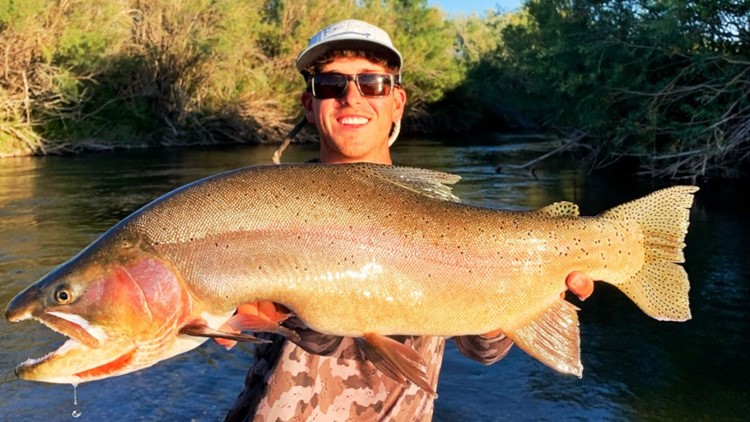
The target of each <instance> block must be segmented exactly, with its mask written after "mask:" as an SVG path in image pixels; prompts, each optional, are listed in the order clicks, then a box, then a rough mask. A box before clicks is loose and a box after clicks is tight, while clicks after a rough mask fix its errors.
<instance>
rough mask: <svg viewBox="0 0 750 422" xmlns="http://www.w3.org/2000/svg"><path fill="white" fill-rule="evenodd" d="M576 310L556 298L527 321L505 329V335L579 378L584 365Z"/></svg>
mask: <svg viewBox="0 0 750 422" xmlns="http://www.w3.org/2000/svg"><path fill="white" fill-rule="evenodd" d="M577 312H578V308H576V307H575V306H573V305H572V304H570V303H569V302H566V301H565V300H562V299H557V300H555V301H554V302H553V303H552V306H550V307H548V308H546V309H545V310H543V311H542V312H540V313H538V314H537V315H534V316H532V317H531V318H530V319H529V320H528V321H526V322H524V323H522V324H519V325H518V326H516V327H513V328H511V329H507V328H506V329H505V335H507V336H508V337H509V338H511V339H512V340H513V342H514V343H516V345H518V347H520V348H521V349H522V350H523V351H525V352H526V353H528V354H530V355H531V356H533V357H534V358H536V359H538V360H539V361H540V362H542V363H544V364H545V365H547V366H549V367H551V368H553V369H555V370H557V371H559V372H562V373H565V374H574V375H577V376H578V377H579V378H580V377H581V376H582V374H583V365H581V336H580V332H579V330H578V313H577Z"/></svg>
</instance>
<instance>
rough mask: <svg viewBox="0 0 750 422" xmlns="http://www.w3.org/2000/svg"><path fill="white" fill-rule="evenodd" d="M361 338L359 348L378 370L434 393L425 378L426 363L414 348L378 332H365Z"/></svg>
mask: <svg viewBox="0 0 750 422" xmlns="http://www.w3.org/2000/svg"><path fill="white" fill-rule="evenodd" d="M361 340H362V341H360V342H359V346H360V348H361V349H362V351H363V352H364V353H365V356H367V359H368V360H369V361H370V362H371V363H372V364H373V365H375V367H376V368H378V370H380V372H382V373H384V374H385V375H387V376H388V377H390V378H392V379H394V380H396V381H398V382H400V383H402V384H405V383H406V381H411V382H413V383H414V384H416V385H417V386H419V387H420V388H422V389H423V390H425V391H427V392H428V393H430V394H432V395H434V394H435V390H433V389H432V386H430V382H429V381H428V380H427V373H426V372H425V366H426V365H425V363H424V361H423V360H422V357H421V356H419V353H417V352H416V351H415V350H414V349H412V348H411V347H409V346H407V345H405V344H403V343H399V342H398V341H396V340H394V339H392V338H390V337H386V336H381V335H379V334H373V333H365V334H364V335H363V336H362V339H361Z"/></svg>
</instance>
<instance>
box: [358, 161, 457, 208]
mask: <svg viewBox="0 0 750 422" xmlns="http://www.w3.org/2000/svg"><path fill="white" fill-rule="evenodd" d="M359 166H360V167H361V168H362V169H363V170H367V171H372V173H373V174H375V175H376V176H377V177H379V178H381V179H383V180H385V181H387V182H389V183H392V184H395V185H398V186H401V187H403V188H405V189H408V190H410V191H413V192H417V193H419V194H422V195H425V196H428V197H430V198H434V199H440V200H443V201H451V202H459V201H460V200H459V199H458V197H457V196H456V195H454V194H453V192H452V188H451V186H450V185H453V184H455V183H456V182H458V181H459V180H461V176H459V175H456V174H451V173H445V172H442V171H436V170H427V169H421V168H416V167H398V166H387V165H380V164H360V165H359Z"/></svg>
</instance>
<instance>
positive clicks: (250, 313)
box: [224, 301, 300, 341]
mask: <svg viewBox="0 0 750 422" xmlns="http://www.w3.org/2000/svg"><path fill="white" fill-rule="evenodd" d="M280 306H281V305H276V304H275V303H273V302H265V301H264V302H249V303H243V304H242V305H240V306H239V307H237V312H236V313H235V314H234V315H233V316H232V317H231V318H229V320H228V321H227V322H226V323H224V325H225V326H229V327H231V329H232V331H236V332H242V331H253V332H266V333H275V334H280V335H282V336H284V337H286V338H288V339H290V340H292V341H300V338H299V335H298V334H297V332H296V331H294V330H290V329H288V328H286V327H283V326H282V325H281V323H282V322H284V321H286V320H287V319H288V318H289V317H291V316H292V314H291V313H289V312H281V311H280V310H279V307H280Z"/></svg>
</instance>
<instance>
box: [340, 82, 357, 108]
mask: <svg viewBox="0 0 750 422" xmlns="http://www.w3.org/2000/svg"><path fill="white" fill-rule="evenodd" d="M341 101H342V102H345V103H347V104H352V103H357V102H360V101H362V94H360V93H359V88H357V82H356V81H353V80H352V81H347V85H346V92H344V95H343V96H342V97H341Z"/></svg>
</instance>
